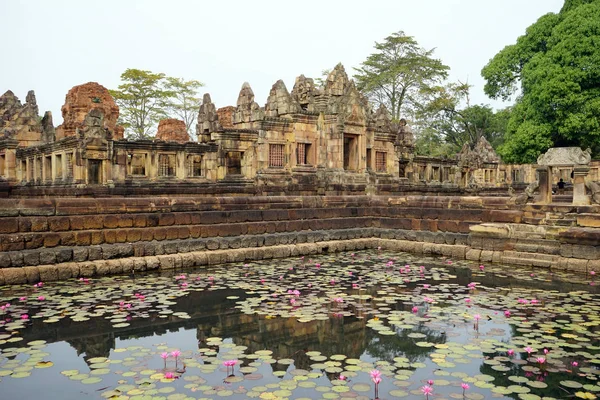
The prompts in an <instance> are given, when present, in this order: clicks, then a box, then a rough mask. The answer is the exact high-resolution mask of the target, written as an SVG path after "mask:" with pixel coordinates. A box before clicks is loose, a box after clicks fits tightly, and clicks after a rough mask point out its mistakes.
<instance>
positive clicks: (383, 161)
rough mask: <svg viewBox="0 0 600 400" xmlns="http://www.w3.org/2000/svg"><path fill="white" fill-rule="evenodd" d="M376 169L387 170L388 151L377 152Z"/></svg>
mask: <svg viewBox="0 0 600 400" xmlns="http://www.w3.org/2000/svg"><path fill="white" fill-rule="evenodd" d="M375 171H377V172H386V171H387V153H386V152H385V151H376V152H375Z"/></svg>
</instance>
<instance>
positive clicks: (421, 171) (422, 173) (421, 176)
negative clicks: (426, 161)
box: [418, 165, 426, 181]
mask: <svg viewBox="0 0 600 400" xmlns="http://www.w3.org/2000/svg"><path fill="white" fill-rule="evenodd" d="M418 168H419V180H421V181H424V180H425V169H426V167H425V166H424V165H419V167H418Z"/></svg>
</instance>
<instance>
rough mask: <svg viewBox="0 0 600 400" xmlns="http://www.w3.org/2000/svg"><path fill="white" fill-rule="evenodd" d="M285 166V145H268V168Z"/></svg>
mask: <svg viewBox="0 0 600 400" xmlns="http://www.w3.org/2000/svg"><path fill="white" fill-rule="evenodd" d="M284 166H285V144H281V143H269V168H283V167H284Z"/></svg>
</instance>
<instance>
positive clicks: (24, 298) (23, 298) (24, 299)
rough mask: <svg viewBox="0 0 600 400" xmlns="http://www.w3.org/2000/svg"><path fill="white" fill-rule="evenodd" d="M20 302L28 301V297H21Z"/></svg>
mask: <svg viewBox="0 0 600 400" xmlns="http://www.w3.org/2000/svg"><path fill="white" fill-rule="evenodd" d="M19 301H27V297H25V296H23V297H19Z"/></svg>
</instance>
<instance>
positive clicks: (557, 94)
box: [482, 0, 600, 163]
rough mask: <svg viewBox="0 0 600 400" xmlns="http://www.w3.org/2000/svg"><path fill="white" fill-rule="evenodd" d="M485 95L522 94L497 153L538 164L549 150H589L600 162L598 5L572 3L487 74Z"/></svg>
mask: <svg viewBox="0 0 600 400" xmlns="http://www.w3.org/2000/svg"><path fill="white" fill-rule="evenodd" d="M482 76H483V77H484V79H485V80H486V86H485V89H484V90H485V92H486V94H488V95H489V96H490V97H492V98H502V99H507V98H510V96H512V95H514V94H515V93H516V92H517V90H518V89H519V88H520V91H521V94H520V96H519V97H518V98H517V101H516V103H515V106H514V108H513V110H512V112H511V116H510V118H509V121H508V129H507V134H506V137H505V142H504V144H503V145H502V146H500V148H499V153H500V155H501V156H502V157H503V159H504V160H505V161H507V162H518V163H527V162H535V160H536V159H537V157H538V156H539V154H541V153H542V152H544V151H546V150H547V149H548V148H549V147H552V146H581V147H583V148H587V147H591V148H592V151H593V154H594V155H596V156H597V155H599V154H600V0H567V1H566V2H565V4H564V6H563V8H562V9H561V11H560V12H559V13H558V14H553V13H550V14H546V15H544V16H542V17H541V18H540V19H538V21H537V22H536V23H534V24H533V25H531V26H530V27H529V28H528V29H527V31H526V33H525V35H523V36H521V37H519V38H518V40H517V42H516V44H513V45H509V46H507V47H505V48H504V49H503V50H501V51H500V52H499V53H498V54H497V55H496V56H495V57H494V58H493V59H491V60H490V62H489V63H488V64H487V65H486V66H485V67H484V68H483V70H482Z"/></svg>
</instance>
